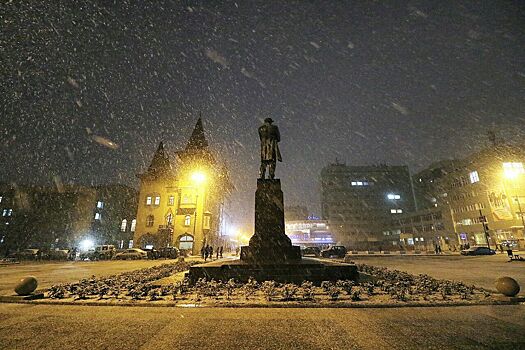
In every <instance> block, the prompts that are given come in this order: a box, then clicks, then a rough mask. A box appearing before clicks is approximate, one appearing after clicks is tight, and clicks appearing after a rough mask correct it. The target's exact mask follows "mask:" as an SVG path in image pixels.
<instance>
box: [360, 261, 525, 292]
mask: <svg viewBox="0 0 525 350" xmlns="http://www.w3.org/2000/svg"><path fill="white" fill-rule="evenodd" d="M350 259H351V260H353V261H354V262H356V263H364V264H368V265H374V266H383V267H388V268H392V269H397V270H401V271H406V272H409V273H412V274H420V273H425V274H428V275H430V276H432V277H435V278H440V279H450V280H457V281H463V282H465V283H468V284H474V285H476V286H479V287H484V288H487V289H491V290H495V287H494V281H495V280H496V278H498V277H502V276H510V277H512V278H514V279H516V280H517V281H518V283H519V284H520V286H521V293H525V261H523V262H521V261H512V262H508V260H509V259H508V258H507V255H506V254H504V255H500V254H497V255H492V256H460V255H447V256H432V255H430V256H424V255H423V256H417V255H416V256H414V255H408V256H399V255H397V256H396V255H384V256H377V255H375V256H374V255H350Z"/></svg>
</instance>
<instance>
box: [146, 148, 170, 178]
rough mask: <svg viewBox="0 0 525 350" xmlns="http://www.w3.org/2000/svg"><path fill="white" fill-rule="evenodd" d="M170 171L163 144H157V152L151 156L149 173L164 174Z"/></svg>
mask: <svg viewBox="0 0 525 350" xmlns="http://www.w3.org/2000/svg"><path fill="white" fill-rule="evenodd" d="M168 171H171V164H170V160H169V157H168V155H167V153H166V152H165V151H164V144H163V143H162V141H161V142H160V143H159V147H158V148H157V151H156V152H155V154H154V155H153V160H152V161H151V164H150V166H149V168H148V172H151V173H165V172H168Z"/></svg>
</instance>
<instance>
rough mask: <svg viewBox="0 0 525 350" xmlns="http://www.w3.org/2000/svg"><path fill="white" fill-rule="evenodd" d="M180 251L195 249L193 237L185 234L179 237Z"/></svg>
mask: <svg viewBox="0 0 525 350" xmlns="http://www.w3.org/2000/svg"><path fill="white" fill-rule="evenodd" d="M179 249H180V250H190V251H191V250H192V249H193V236H192V235H189V234H187V233H186V234H184V235H182V236H180V237H179Z"/></svg>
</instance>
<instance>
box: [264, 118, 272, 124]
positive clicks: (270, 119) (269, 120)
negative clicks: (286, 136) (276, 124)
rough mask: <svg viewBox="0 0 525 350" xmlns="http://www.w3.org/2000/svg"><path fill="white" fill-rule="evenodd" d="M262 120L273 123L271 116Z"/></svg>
mask: <svg viewBox="0 0 525 350" xmlns="http://www.w3.org/2000/svg"><path fill="white" fill-rule="evenodd" d="M264 122H265V123H268V124H271V123H273V119H272V118H266V119H264Z"/></svg>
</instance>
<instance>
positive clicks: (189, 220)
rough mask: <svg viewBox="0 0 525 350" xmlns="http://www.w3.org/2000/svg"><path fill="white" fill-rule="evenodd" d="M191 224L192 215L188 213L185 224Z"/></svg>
mask: <svg viewBox="0 0 525 350" xmlns="http://www.w3.org/2000/svg"><path fill="white" fill-rule="evenodd" d="M190 224H191V216H190V215H186V216H185V217H184V226H190Z"/></svg>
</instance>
